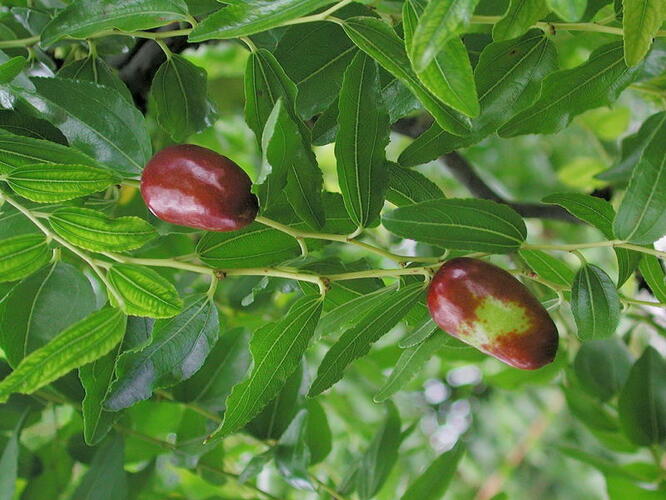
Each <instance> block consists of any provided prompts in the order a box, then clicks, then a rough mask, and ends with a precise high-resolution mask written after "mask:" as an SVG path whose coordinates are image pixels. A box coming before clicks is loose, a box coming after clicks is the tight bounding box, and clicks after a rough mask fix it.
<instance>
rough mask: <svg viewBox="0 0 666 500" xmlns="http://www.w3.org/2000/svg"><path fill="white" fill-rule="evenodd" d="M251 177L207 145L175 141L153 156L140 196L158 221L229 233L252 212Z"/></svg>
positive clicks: (254, 203)
mask: <svg viewBox="0 0 666 500" xmlns="http://www.w3.org/2000/svg"><path fill="white" fill-rule="evenodd" d="M251 188H252V181H251V180H250V178H249V177H248V175H247V174H246V173H245V172H244V171H243V169H241V168H240V167H239V166H238V165H236V163H234V162H233V161H231V160H230V159H229V158H227V157H225V156H222V155H220V154H218V153H216V152H215V151H211V150H210V149H206V148H202V147H200V146H194V145H192V144H181V145H177V146H169V147H167V148H164V149H163V150H161V151H160V152H159V153H157V154H156V155H155V156H153V157H152V158H151V159H150V161H149V162H148V164H147V165H146V168H145V169H144V170H143V173H142V175H141V195H142V196H143V199H144V201H145V202H146V205H147V206H148V208H149V209H150V211H151V212H152V213H153V214H155V215H156V216H157V217H159V218H160V219H162V220H164V221H166V222H170V223H172V224H178V225H181V226H188V227H194V228H197V229H205V230H207V231H235V230H237V229H240V228H242V227H244V226H247V225H248V224H249V223H250V222H252V221H253V220H254V218H255V217H256V215H257V210H258V208H259V204H258V202H257V197H256V196H255V195H253V194H252V193H251V191H250V189H251Z"/></svg>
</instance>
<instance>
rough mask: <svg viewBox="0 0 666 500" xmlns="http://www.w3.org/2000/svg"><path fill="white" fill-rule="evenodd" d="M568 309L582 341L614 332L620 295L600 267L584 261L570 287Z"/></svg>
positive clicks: (599, 337)
mask: <svg viewBox="0 0 666 500" xmlns="http://www.w3.org/2000/svg"><path fill="white" fill-rule="evenodd" d="M571 311H572V312H573V315H574V319H575V320H576V327H577V328H578V337H579V338H580V339H581V340H583V341H586V340H595V339H602V338H606V337H610V336H611V335H613V332H615V329H616V328H617V325H618V323H619V321H620V297H619V295H618V293H617V289H616V288H615V284H614V283H613V281H612V280H611V279H610V278H609V277H608V275H607V274H606V273H605V272H604V270H603V269H601V268H599V267H597V266H595V265H593V264H586V265H584V266H582V267H581V268H580V269H579V270H578V272H577V273H576V276H575V278H574V282H573V288H572V290H571Z"/></svg>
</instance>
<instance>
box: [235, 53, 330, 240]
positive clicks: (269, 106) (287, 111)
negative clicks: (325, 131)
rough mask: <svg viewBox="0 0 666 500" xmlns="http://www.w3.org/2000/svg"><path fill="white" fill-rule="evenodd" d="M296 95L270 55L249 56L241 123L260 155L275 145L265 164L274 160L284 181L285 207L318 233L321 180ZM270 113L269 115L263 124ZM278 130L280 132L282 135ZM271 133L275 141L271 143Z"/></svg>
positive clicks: (291, 85) (321, 222) (322, 221)
mask: <svg viewBox="0 0 666 500" xmlns="http://www.w3.org/2000/svg"><path fill="white" fill-rule="evenodd" d="M296 92H297V90H296V85H294V82H292V81H291V80H290V79H289V77H288V76H287V75H286V73H285V72H284V70H283V69H282V67H281V66H280V64H279V63H278V62H277V60H276V59H275V57H274V56H273V54H271V53H270V52H268V51H267V50H264V49H260V50H258V51H256V52H253V53H252V54H251V55H250V58H249V59H248V62H247V66H246V70H245V121H246V122H247V124H248V125H249V126H250V128H251V129H252V130H253V131H254V133H255V135H256V137H257V140H258V141H259V142H260V143H261V145H262V148H263V149H266V148H268V147H269V146H270V142H272V141H276V143H277V144H273V147H274V148H276V150H277V151H276V153H274V154H271V156H270V157H268V158H267V160H268V162H269V164H270V161H271V159H272V160H273V161H274V162H276V161H277V160H278V158H279V159H280V161H279V164H280V165H282V168H281V171H282V172H283V177H284V176H286V179H287V180H286V193H287V199H288V201H289V203H290V204H291V205H292V207H293V208H294V211H295V212H296V213H297V214H298V215H299V217H301V218H302V219H303V220H304V221H305V222H306V223H308V224H309V225H310V226H311V227H313V228H321V226H322V225H323V223H324V208H323V205H322V201H321V188H322V183H323V181H322V174H321V171H320V170H319V167H318V165H317V160H316V158H315V156H314V153H313V152H312V150H311V147H310V142H309V136H310V132H309V130H308V128H307V127H306V126H305V124H304V123H303V121H302V120H301V119H300V118H298V117H297V116H296V111H295V105H296ZM280 99H282V101H283V104H282V106H283V107H284V110H283V112H280V111H278V109H279V106H278V101H279V100H280ZM274 111H275V114H273V115H272V119H271V120H269V118H271V114H272V113H273V112H274ZM278 120H279V123H278ZM281 127H284V128H285V130H284V133H282V130H281ZM276 130H277V134H278V135H277V137H273V135H275V132H276ZM265 133H267V134H270V137H267V138H265V137H264V134H265ZM294 155H297V157H295V156H294ZM276 168H277V167H276ZM278 180H279V176H276V179H275V181H278ZM278 184H280V182H278ZM265 189H266V188H265ZM261 197H262V195H261V192H260V198H261Z"/></svg>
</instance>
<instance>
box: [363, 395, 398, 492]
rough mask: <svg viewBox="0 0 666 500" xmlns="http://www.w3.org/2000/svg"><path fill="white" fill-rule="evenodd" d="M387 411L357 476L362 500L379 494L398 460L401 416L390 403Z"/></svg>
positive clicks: (387, 404) (387, 405)
mask: <svg viewBox="0 0 666 500" xmlns="http://www.w3.org/2000/svg"><path fill="white" fill-rule="evenodd" d="M386 410H387V415H386V419H385V420H384V423H383V424H382V426H381V428H380V429H379V431H378V432H377V434H375V436H374V438H373V439H372V442H371V443H370V446H369V447H368V449H367V450H366V452H365V453H364V454H363V457H362V458H361V463H360V467H359V470H358V474H356V489H357V492H358V496H359V498H361V499H362V500H366V499H369V498H372V497H374V496H375V495H376V494H377V493H378V492H379V490H380V489H381V487H382V486H383V485H384V483H385V482H386V480H387V479H388V476H389V474H390V472H391V469H393V466H394V465H395V462H396V461H397V459H398V448H399V446H400V442H401V435H400V415H399V414H398V410H397V409H396V407H395V405H394V404H393V403H391V402H390V401H389V402H387V403H386Z"/></svg>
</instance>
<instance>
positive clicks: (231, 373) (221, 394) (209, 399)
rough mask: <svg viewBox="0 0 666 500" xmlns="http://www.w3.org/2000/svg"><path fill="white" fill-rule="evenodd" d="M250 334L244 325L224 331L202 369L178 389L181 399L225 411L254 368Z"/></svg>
mask: <svg viewBox="0 0 666 500" xmlns="http://www.w3.org/2000/svg"><path fill="white" fill-rule="evenodd" d="M249 343H250V333H249V331H248V330H246V329H244V328H234V329H232V330H228V331H222V332H221V334H220V340H219V341H218V342H217V343H216V344H215V347H213V349H212V350H211V352H210V354H209V355H208V356H207V357H206V361H205V362H204V364H203V366H202V367H201V369H200V370H198V371H197V372H196V373H195V374H194V375H193V376H192V377H190V378H189V379H187V380H185V381H183V382H181V383H180V384H179V385H178V386H176V387H175V388H174V391H173V392H174V394H175V395H176V396H177V397H178V399H179V400H181V401H186V402H193V403H196V404H198V405H201V406H203V407H204V408H207V409H209V410H211V411H216V412H217V411H222V410H224V401H225V400H226V399H227V397H228V396H229V393H231V389H232V388H233V386H234V385H236V384H237V383H239V382H241V381H242V380H243V377H245V374H246V373H247V370H248V368H249V367H250V361H251V359H250V350H249V348H248V347H249Z"/></svg>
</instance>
